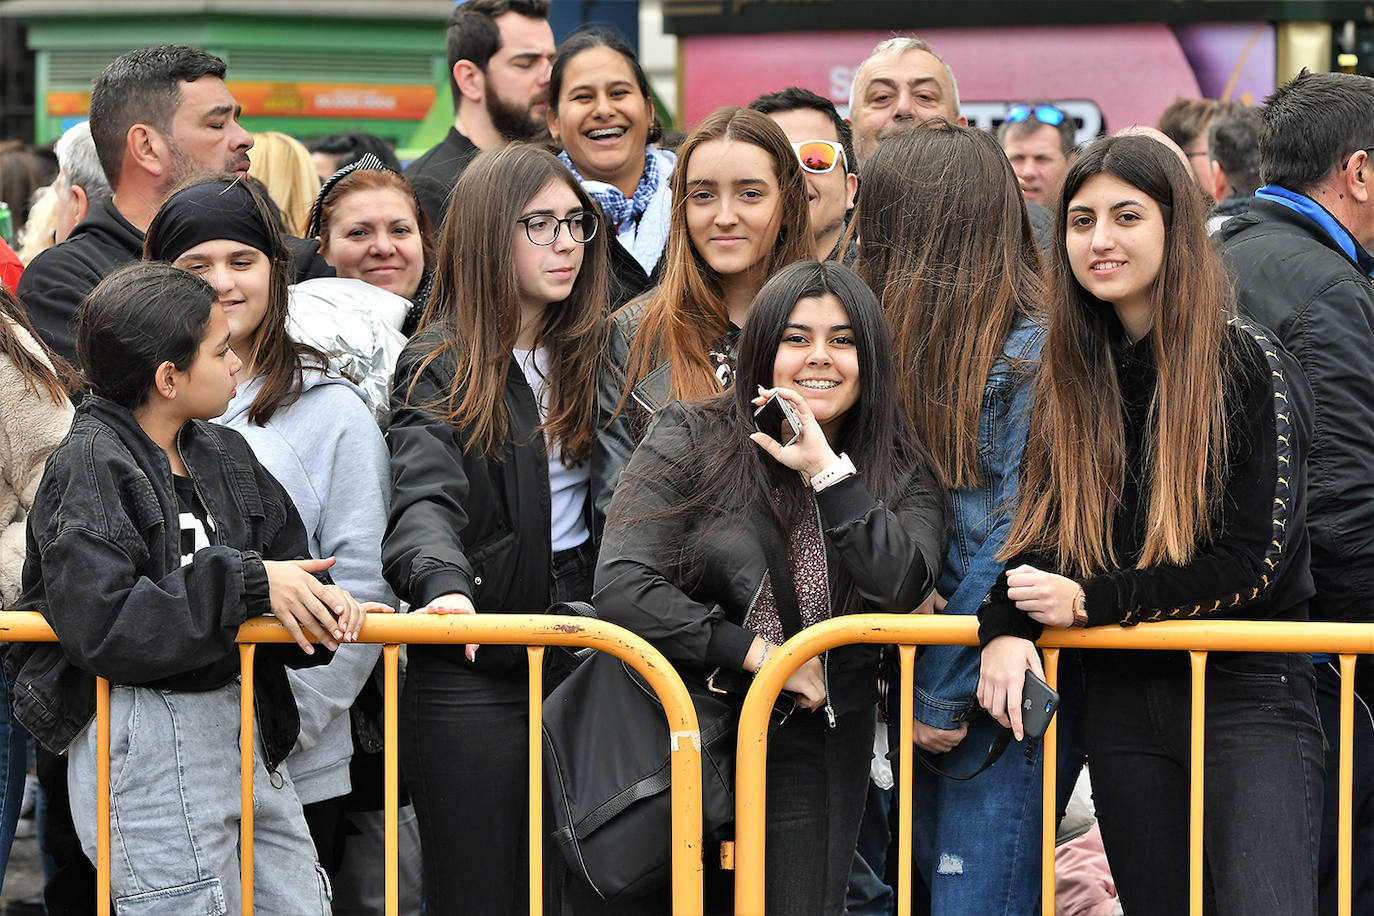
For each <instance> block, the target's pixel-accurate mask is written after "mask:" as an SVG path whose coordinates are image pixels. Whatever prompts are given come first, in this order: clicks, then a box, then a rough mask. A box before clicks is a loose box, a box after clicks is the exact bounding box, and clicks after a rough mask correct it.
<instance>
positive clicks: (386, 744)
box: [382, 645, 401, 916]
mask: <svg viewBox="0 0 1374 916" xmlns="http://www.w3.org/2000/svg"><path fill="white" fill-rule="evenodd" d="M400 657H401V647H400V646H398V645H386V646H382V767H383V770H382V780H383V782H382V791H383V793H384V795H383V796H382V808H383V814H382V823H383V827H384V829H385V831H386V848H385V851H384V854H385V856H386V866H385V867H386V914H387V916H398V914H399V913H400V911H401V902H400V901H401V880H400V874H401V850H400V840H399V838H398V836H397V834H399V833H400V814H399V812H398V811H397V808H398V807H399V805H400V786H399V783H400V781H401V780H400V775H401V768H400V765H399V764H398V762H397V759H396V758H397V755H398V753H399V751H398V744H399V741H398V740H397V734H398V732H399V730H398V729H397V727H396V726H397V705H398V704H397V694H398V693H399V692H400V684H399V683H398V682H399V678H398V676H397V671H398V670H399V667H400V665H399V662H400Z"/></svg>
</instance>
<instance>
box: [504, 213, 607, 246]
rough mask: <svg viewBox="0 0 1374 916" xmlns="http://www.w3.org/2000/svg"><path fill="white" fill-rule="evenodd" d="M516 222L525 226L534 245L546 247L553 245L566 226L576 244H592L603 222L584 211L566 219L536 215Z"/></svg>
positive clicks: (545, 214)
mask: <svg viewBox="0 0 1374 916" xmlns="http://www.w3.org/2000/svg"><path fill="white" fill-rule="evenodd" d="M516 222H517V223H523V224H524V226H525V235H526V236H527V237H528V238H529V240H530V241H531V242H532V243H533V244H535V245H540V246H544V245H552V244H553V242H554V239H556V238H558V233H559V231H561V230H562V228H563V227H564V226H567V227H568V235H569V236H570V237H571V238H572V240H573V241H574V242H577V243H578V244H579V245H580V244H585V243H587V242H590V241H591V240H592V239H593V238H595V237H596V227H597V225H598V224H599V223H600V222H601V220H600V218H599V217H598V216H597V215H596V214H595V213H591V212H588V211H583V212H582V213H574V214H573V215H572V216H569V217H567V218H566V219H558V218H557V217H555V216H551V215H549V214H547V213H536V214H535V215H534V216H522V217H520V218H519V219H517V220H516Z"/></svg>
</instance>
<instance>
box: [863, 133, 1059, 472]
mask: <svg viewBox="0 0 1374 916" xmlns="http://www.w3.org/2000/svg"><path fill="white" fill-rule="evenodd" d="M857 212H858V223H859V239H860V249H859V265H858V269H859V275H860V276H862V277H863V278H864V280H865V281H867V283H868V285H869V286H870V287H872V288H873V289H874V290H875V291H877V292H878V294H879V296H880V298H881V299H882V302H883V310H884V311H885V312H886V313H887V320H888V324H889V326H890V327H891V328H892V339H893V349H894V351H895V353H896V357H895V358H896V361H897V378H898V380H899V388H897V389H894V390H895V391H897V392H898V394H899V396H900V398H901V401H902V404H903V406H904V408H905V411H906V416H907V419H908V420H909V422H910V423H911V426H912V428H913V429H914V430H915V431H916V434H917V435H919V436H920V437H921V440H922V441H923V442H924V443H925V444H926V446H927V448H929V449H930V450H931V453H932V455H933V456H934V459H935V463H936V465H937V466H938V467H939V469H940V473H941V475H942V477H943V479H944V483H945V485H946V486H949V487H955V488H965V487H972V486H977V485H978V484H979V483H981V481H980V479H979V474H978V417H979V413H980V411H981V409H982V404H983V389H984V385H985V383H986V380H987V378H988V375H989V374H990V373H991V372H992V369H993V366H994V365H995V364H996V363H997V361H998V360H999V359H1000V358H1001V356H1002V349H1003V345H1004V343H1005V341H1006V339H1007V334H1008V333H1010V331H1011V327H1012V324H1013V322H1014V321H1015V320H1016V317H1017V315H1018V314H1021V315H1030V316H1038V315H1039V314H1040V300H1041V298H1042V296H1043V288H1042V284H1041V280H1040V276H1039V273H1040V267H1041V261H1040V251H1039V248H1038V247H1037V246H1036V242H1035V236H1034V235H1033V234H1032V232H1031V227H1030V220H1029V219H1028V218H1027V216H1026V206H1025V203H1024V201H1023V199H1022V196H1021V188H1020V185H1019V184H1018V183H1017V180H1016V173H1015V172H1013V171H1012V168H1011V164H1010V163H1009V162H1008V161H1007V157H1006V155H1005V154H1004V153H1003V152H1002V149H1001V147H1000V146H999V145H998V143H997V141H996V140H995V139H994V138H993V136H992V135H991V134H989V133H988V132H987V131H984V130H979V129H978V128H975V127H960V126H958V125H954V124H950V123H949V122H948V121H946V120H944V119H943V118H937V119H934V120H932V121H928V122H926V125H925V127H924V128H923V129H921V130H918V131H914V132H912V133H909V134H904V135H902V136H899V137H893V138H891V139H889V140H885V141H883V142H882V143H880V144H878V147H877V148H876V149H875V150H874V151H873V153H872V154H871V155H870V156H869V157H868V160H867V161H866V162H865V163H864V166H863V179H862V183H861V184H860V185H859V199H858V207H857Z"/></svg>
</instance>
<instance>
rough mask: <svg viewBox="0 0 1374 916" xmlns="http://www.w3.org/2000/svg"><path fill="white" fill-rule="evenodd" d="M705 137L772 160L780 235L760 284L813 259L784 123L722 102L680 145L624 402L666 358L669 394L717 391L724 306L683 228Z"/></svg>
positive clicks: (716, 281)
mask: <svg viewBox="0 0 1374 916" xmlns="http://www.w3.org/2000/svg"><path fill="white" fill-rule="evenodd" d="M708 140H739V141H740V142H743V143H751V144H753V145H754V146H757V147H759V148H760V149H762V150H763V151H764V152H766V153H767V154H768V155H769V156H770V157H771V158H772V160H773V168H774V177H775V178H776V179H777V182H778V192H779V196H780V205H781V211H780V213H779V219H778V236H777V239H776V241H775V242H774V244H773V250H772V252H771V254H769V255H768V256H767V260H766V264H765V269H764V273H763V277H762V280H761V281H760V286H762V284H763V281H766V280H767V279H768V278H769V277H771V276H773V274H775V273H777V272H778V271H779V270H780V269H782V268H783V267H785V266H787V265H788V264H791V263H792V262H794V261H804V260H809V259H810V258H811V215H810V212H809V211H808V209H807V202H806V183H805V181H804V179H803V178H802V171H801V164H800V163H799V162H798V161H797V156H796V154H795V153H794V152H793V151H792V145H791V144H790V143H789V142H788V141H787V135H786V134H784V133H783V132H782V128H780V127H778V126H777V124H776V123H774V121H773V119H772V118H770V117H768V116H767V115H764V114H760V113H759V112H757V111H750V110H749V109H747V108H733V107H730V108H721V109H719V110H717V111H716V112H714V113H713V114H711V115H709V116H707V118H706V119H705V120H704V121H702V122H701V123H700V124H698V125H697V128H696V130H694V131H692V132H691V134H689V135H688V136H687V139H686V140H684V141H683V143H682V145H681V146H680V147H678V160H677V167H676V168H675V169H674V170H673V215H672V222H671V224H670V225H669V228H668V244H667V247H666V248H665V249H664V253H663V281H662V282H661V283H660V284H659V285H658V289H657V290H656V291H655V292H654V293H653V294H652V297H651V298H650V300H649V303H648V305H647V306H646V307H645V309H644V314H643V316H642V317H641V319H640V322H639V328H638V330H636V332H635V336H634V340H633V341H632V342H631V344H630V355H629V361H628V363H627V365H626V372H625V394H624V396H623V397H622V401H621V404H622V406H623V405H624V402H625V399H626V398H628V395H629V392H630V390H631V389H633V388H634V386H635V384H636V383H638V381H639V380H640V379H642V378H644V376H646V375H648V374H649V373H650V372H652V371H653V370H654V369H656V368H657V367H658V365H659V364H660V363H661V362H663V361H664V360H666V361H667V362H668V364H669V366H670V367H671V368H670V370H669V372H670V374H671V376H672V393H671V396H672V398H673V399H675V400H682V401H687V400H693V399H696V398H702V397H707V396H709V395H712V394H715V393H716V392H718V391H719V390H720V382H719V381H718V380H717V379H716V374H715V370H714V369H713V368H712V366H711V363H710V349H711V344H712V343H713V342H715V341H716V340H718V339H720V338H721V337H723V336H725V334H726V332H727V331H728V330H729V329H730V310H729V308H728V307H727V306H726V303H725V289H724V284H723V282H722V281H721V278H720V275H719V274H717V273H716V272H715V270H713V269H712V268H711V266H710V265H708V264H707V263H706V260H705V259H704V258H703V257H702V256H701V254H700V253H699V252H698V251H697V250H696V247H695V246H693V244H692V237H691V233H690V232H689V231H688V228H687V169H688V165H689V164H690V162H691V160H692V153H693V152H694V151H695V150H696V148H697V147H698V146H700V145H701V144H703V143H705V142H707V141H708Z"/></svg>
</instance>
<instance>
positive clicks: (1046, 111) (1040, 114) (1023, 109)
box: [1003, 105, 1067, 127]
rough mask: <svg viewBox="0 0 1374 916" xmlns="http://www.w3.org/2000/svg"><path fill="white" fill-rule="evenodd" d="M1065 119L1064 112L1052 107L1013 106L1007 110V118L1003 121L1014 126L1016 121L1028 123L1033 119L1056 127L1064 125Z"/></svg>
mask: <svg viewBox="0 0 1374 916" xmlns="http://www.w3.org/2000/svg"><path fill="white" fill-rule="evenodd" d="M1065 117H1067V116H1066V115H1065V114H1064V112H1062V111H1060V110H1059V109H1058V108H1055V107H1054V106H1053V105H1034V106H1032V105H1013V106H1011V107H1010V108H1008V109H1007V116H1006V118H1004V119H1003V120H1005V121H1008V122H1010V123H1012V124H1015V123H1016V122H1017V121H1028V120H1030V119H1031V118H1035V120H1037V121H1039V122H1040V123H1041V124H1048V125H1049V126H1050V127H1058V126H1059V125H1060V124H1063V123H1064V118H1065Z"/></svg>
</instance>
